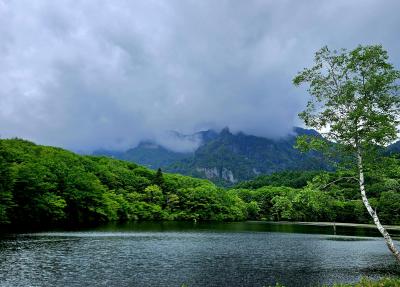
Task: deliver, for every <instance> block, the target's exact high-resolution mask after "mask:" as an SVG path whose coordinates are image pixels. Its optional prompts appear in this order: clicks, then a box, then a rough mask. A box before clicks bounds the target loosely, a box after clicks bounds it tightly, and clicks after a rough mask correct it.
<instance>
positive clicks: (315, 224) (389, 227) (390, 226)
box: [268, 221, 400, 230]
mask: <svg viewBox="0 0 400 287" xmlns="http://www.w3.org/2000/svg"><path fill="white" fill-rule="evenodd" d="M268 222H269V223H276V224H299V225H311V226H345V227H363V228H376V225H375V224H366V223H345V222H304V221H268ZM384 226H385V228H386V229H387V230H400V225H384Z"/></svg>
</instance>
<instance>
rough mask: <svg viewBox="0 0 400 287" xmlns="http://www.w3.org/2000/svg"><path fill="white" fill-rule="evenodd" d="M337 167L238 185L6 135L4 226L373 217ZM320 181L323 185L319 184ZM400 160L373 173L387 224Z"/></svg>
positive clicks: (0, 176)
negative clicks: (339, 176)
mask: <svg viewBox="0 0 400 287" xmlns="http://www.w3.org/2000/svg"><path fill="white" fill-rule="evenodd" d="M335 177H337V175H336V174H334V173H328V174H324V175H323V176H321V175H319V173H317V172H283V173H279V174H274V175H271V176H262V177H260V178H257V179H256V180H254V181H251V182H246V183H242V184H240V185H239V186H237V187H235V188H233V189H222V188H219V187H217V186H215V185H214V184H212V183H211V182H209V181H207V180H201V179H195V178H191V177H187V176H181V175H176V174H165V173H162V171H161V170H158V171H156V172H155V171H152V170H149V169H147V168H144V167H141V166H138V165H136V164H133V163H129V162H125V161H120V160H115V159H110V158H106V157H94V156H80V155H77V154H74V153H72V152H69V151H66V150H63V149H60V148H54V147H46V146H40V145H35V144H34V143H31V142H28V141H25V140H20V139H8V140H0V224H1V225H11V226H29V227H49V226H79V225H83V224H90V223H105V222H109V221H130V220H196V221H205V220H215V221H235V220H246V219H257V220H259V219H262V220H293V221H298V220H301V221H342V222H362V223H364V222H368V221H369V217H368V215H367V214H366V212H365V211H364V207H363V205H362V202H361V200H359V196H358V190H357V185H356V184H355V183H352V182H341V183H338V184H332V185H329V187H328V188H323V189H321V184H320V182H321V181H326V182H328V181H334V180H335ZM316 182H318V183H319V184H317V183H316ZM399 182H400V165H399V164H397V165H396V168H395V169H394V170H393V169H391V173H390V175H388V176H380V177H379V178H370V179H369V191H370V193H371V194H370V197H372V198H373V199H371V202H372V203H373V205H374V206H375V208H377V211H378V213H379V214H380V217H381V218H382V220H383V221H384V222H385V223H390V224H400V184H399Z"/></svg>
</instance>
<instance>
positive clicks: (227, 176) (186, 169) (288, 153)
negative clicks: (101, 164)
mask: <svg viewBox="0 0 400 287" xmlns="http://www.w3.org/2000/svg"><path fill="white" fill-rule="evenodd" d="M177 135H178V136H183V137H189V136H198V137H199V138H200V139H201V144H200V146H199V147H198V148H197V149H195V151H193V152H175V151H172V150H171V149H168V148H166V147H164V146H162V145H161V144H158V143H156V142H154V141H144V142H141V143H139V145H138V146H137V147H135V148H132V149H129V150H127V151H126V152H122V153H120V152H115V153H110V152H108V153H107V152H104V151H97V152H95V153H94V154H96V155H106V156H113V157H115V158H118V159H123V160H128V161H132V162H135V163H138V164H142V165H145V166H147V167H149V168H153V169H157V168H161V169H163V170H165V171H167V172H174V173H180V174H184V175H190V176H195V177H199V178H206V179H209V180H211V181H213V182H214V183H217V184H220V185H224V186H227V185H233V184H236V183H238V182H241V181H244V180H249V179H252V178H254V177H256V176H258V175H260V174H271V173H273V172H277V171H282V170H299V169H302V170H315V169H326V168H328V166H327V164H326V163H325V162H324V161H323V160H322V157H321V156H320V154H318V153H316V152H309V153H306V154H303V153H301V152H300V151H298V150H297V149H295V148H294V145H295V142H296V137H297V136H298V135H314V136H320V135H319V133H318V132H316V131H315V130H309V129H303V128H299V127H294V128H293V132H292V133H290V134H288V135H287V136H286V137H281V138H278V139H271V138H265V137H259V136H254V135H248V134H245V133H243V132H238V133H235V134H234V133H232V132H231V131H230V130H229V128H228V127H225V128H223V129H222V130H221V131H220V132H219V133H218V132H216V131H214V130H207V131H200V132H197V133H195V134H193V135H180V134H179V133H177Z"/></svg>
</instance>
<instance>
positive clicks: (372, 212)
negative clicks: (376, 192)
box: [357, 148, 400, 262]
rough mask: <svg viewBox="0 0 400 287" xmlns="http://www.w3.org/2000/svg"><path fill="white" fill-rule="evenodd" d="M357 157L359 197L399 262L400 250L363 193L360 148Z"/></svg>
mask: <svg viewBox="0 0 400 287" xmlns="http://www.w3.org/2000/svg"><path fill="white" fill-rule="evenodd" d="M357 159H358V172H359V175H360V191H361V198H362V201H363V202H364V205H365V207H366V208H367V210H368V213H369V215H371V217H372V219H373V220H374V223H375V225H376V227H377V228H378V230H379V232H380V233H381V234H382V236H383V238H384V239H385V242H386V245H387V246H388V248H389V250H390V251H391V252H392V253H393V255H394V256H395V257H396V259H397V261H399V262H400V252H399V251H398V250H397V248H396V246H395V245H394V243H393V240H392V238H391V237H390V235H389V233H388V232H387V231H386V229H385V228H384V227H383V226H382V224H381V222H380V221H379V218H378V215H377V214H376V212H375V210H373V209H372V207H371V205H370V204H369V201H368V198H367V195H366V193H365V185H364V170H363V161H362V155H361V151H360V148H358V150H357Z"/></svg>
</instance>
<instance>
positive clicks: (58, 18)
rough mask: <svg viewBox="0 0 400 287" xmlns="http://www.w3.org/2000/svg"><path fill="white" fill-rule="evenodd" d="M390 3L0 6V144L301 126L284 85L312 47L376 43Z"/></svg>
mask: <svg viewBox="0 0 400 287" xmlns="http://www.w3.org/2000/svg"><path fill="white" fill-rule="evenodd" d="M399 11H400V1H398V0H393V1H383V0H375V1H373V0H358V1H357V0H353V1H349V0H341V1H338V0H332V1H328V0H326V1H321V0H315V1H312V0H309V1H306V0H304V1H297V0H292V1H283V0H279V1H267V0H265V1H249V0H246V1H236V0H231V1H223V0H218V1H215V0H209V1H188V0H184V1H182V0H176V1H173V0H165V1H149V0H142V1H130V0H129V1H128V0H126V1H123V0H113V1H105V0H104V1H101V0H96V1H94V0H93V1H64V0H57V1H51V0H49V1H42V0H35V1H18V0H0V135H1V137H2V138H6V137H14V136H17V137H22V138H26V139H29V140H32V141H35V142H37V143H40V144H47V145H55V146H61V147H65V148H69V149H73V150H81V151H90V150H92V149H98V148H109V149H125V148H128V147H132V146H134V145H136V144H137V143H138V142H139V141H140V140H144V139H156V140H158V141H160V142H165V144H167V145H170V146H175V148H176V149H180V148H182V149H187V148H190V146H188V145H187V144H184V145H180V144H178V143H176V142H174V141H173V140H172V141H171V138H169V136H168V135H170V134H171V133H168V131H171V130H175V131H179V132H182V133H187V134H189V133H192V132H195V131H198V130H204V129H209V128H214V129H220V128H222V127H224V126H229V127H230V128H231V130H232V131H243V132H245V133H249V134H255V135H261V136H268V137H278V136H282V135H284V134H286V133H288V132H289V131H290V129H291V127H292V126H294V125H300V122H299V120H298V118H297V114H298V112H300V111H301V110H302V109H303V108H304V105H305V102H306V100H307V95H306V94H305V92H304V90H302V89H298V88H295V87H293V85H292V82H291V81H292V78H293V77H294V76H295V74H296V73H297V72H298V71H300V70H301V69H302V68H304V67H307V66H310V65H311V64H312V59H313V55H314V53H315V51H316V50H318V49H319V48H321V47H322V46H323V45H328V46H329V47H330V48H354V47H356V46H357V45H358V44H383V46H384V47H385V49H387V50H388V52H389V55H390V60H391V62H392V63H394V64H395V66H396V67H397V68H400V40H399V39H400V32H399V28H400V17H399Z"/></svg>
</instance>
